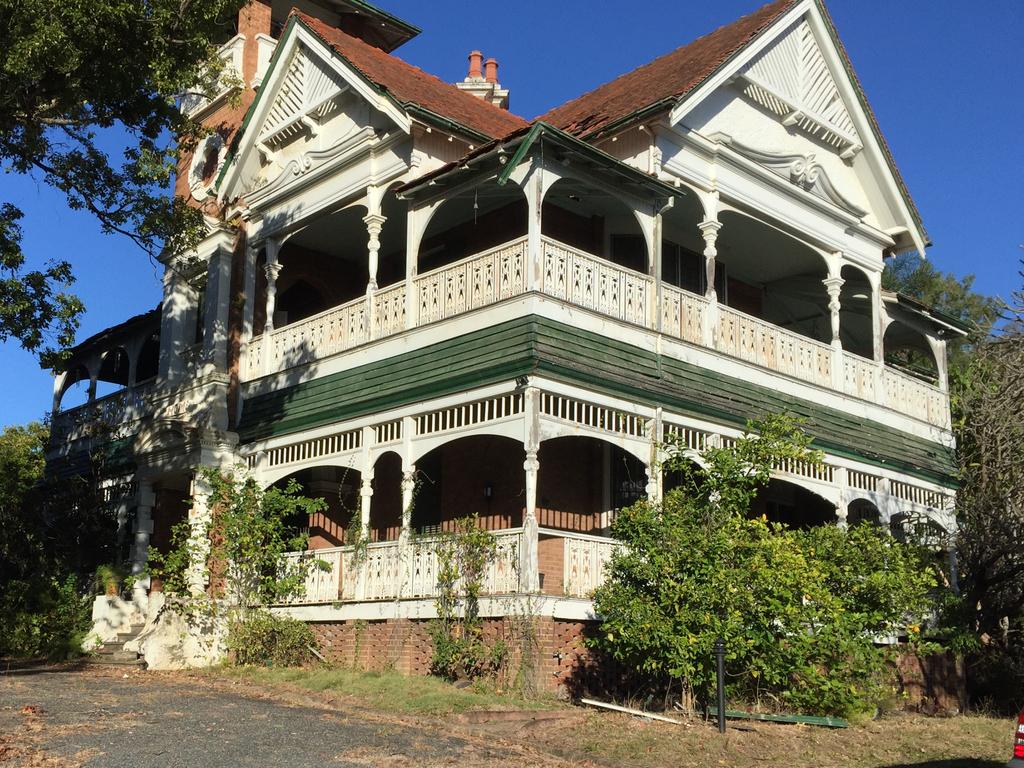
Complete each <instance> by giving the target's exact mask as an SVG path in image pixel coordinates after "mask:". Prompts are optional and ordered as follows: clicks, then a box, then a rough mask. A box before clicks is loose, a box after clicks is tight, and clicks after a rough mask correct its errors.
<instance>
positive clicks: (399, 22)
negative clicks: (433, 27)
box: [345, 0, 423, 42]
mask: <svg viewBox="0 0 1024 768" xmlns="http://www.w3.org/2000/svg"><path fill="white" fill-rule="evenodd" d="M345 2H346V3H348V4H349V5H354V6H356V8H358V9H359V10H361V11H363V13H366V14H367V15H370V16H376V17H377V18H379V19H383V20H384V21H386V22H388V23H389V24H391V25H392V26H395V27H398V28H399V29H400V30H401V31H402V32H405V33H408V34H409V38H407V39H406V41H405V42H408V41H409V40H411V39H412V38H414V37H416V35H418V34H420V32H422V31H423V30H422V29H420V28H419V27H417V26H416V25H415V24H410V23H409V22H408V21H406V20H405V19H400V18H398V17H397V16H395V15H393V14H390V13H388V12H387V11H385V10H384V9H382V8H378V7H377V6H375V5H370V3H367V2H364V0H345Z"/></svg>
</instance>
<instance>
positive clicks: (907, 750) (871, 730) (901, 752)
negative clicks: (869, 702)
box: [531, 712, 1014, 768]
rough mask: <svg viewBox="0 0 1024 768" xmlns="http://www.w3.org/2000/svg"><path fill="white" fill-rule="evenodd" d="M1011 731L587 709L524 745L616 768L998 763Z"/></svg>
mask: <svg viewBox="0 0 1024 768" xmlns="http://www.w3.org/2000/svg"><path fill="white" fill-rule="evenodd" d="M1013 733H1014V723H1013V721H1012V720H1011V719H1008V718H1001V719H999V718H990V717H980V716H966V717H950V718H929V717H923V716H920V715H894V716H890V717H884V718H882V719H880V720H874V721H870V722H868V723H866V724H864V725H861V726H854V727H852V728H848V729H843V730H830V729H825V728H815V727H811V726H802V725H780V724H775V723H748V722H736V721H729V729H728V731H727V732H726V734H725V735H724V736H720V735H719V734H718V732H717V731H716V730H715V729H714V728H713V726H711V725H710V724H709V725H704V724H703V723H694V724H692V725H691V726H675V725H668V724H665V723H657V722H650V723H645V722H641V721H639V720H637V719H635V718H631V717H627V716H622V715H616V714H614V713H603V712H594V713H591V714H589V715H588V716H587V717H586V718H585V719H584V720H582V721H576V722H573V723H571V724H569V723H559V722H553V723H551V724H550V725H549V726H548V727H545V728H543V729H533V730H531V742H532V743H533V745H534V746H535V747H537V748H538V749H544V748H545V747H547V748H550V749H554V748H558V747H559V746H560V745H564V744H566V743H572V744H573V746H574V748H575V749H576V750H577V751H578V752H580V753H582V754H584V755H587V756H591V757H594V758H596V759H599V760H602V761H603V762H605V763H609V764H614V765H618V766H622V767H623V768H656V767H660V766H673V768H705V767H706V766H709V765H710V766H730V768H762V767H763V766H774V765H779V766H786V767H787V768H823V767H825V766H827V767H829V768H832V767H838V766H843V768H1003V766H1004V765H1005V764H1006V761H1007V760H1008V759H1009V757H1010V754H1011V752H1012V741H1013Z"/></svg>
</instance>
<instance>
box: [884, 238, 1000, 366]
mask: <svg viewBox="0 0 1024 768" xmlns="http://www.w3.org/2000/svg"><path fill="white" fill-rule="evenodd" d="M974 280H975V277H974V275H964V276H963V277H957V276H956V275H954V274H953V273H951V272H942V271H941V270H939V269H936V268H935V265H934V264H932V262H930V261H926V260H925V259H921V258H919V257H918V256H917V255H916V254H911V253H907V254H903V255H901V256H897V257H895V258H894V259H892V260H891V261H890V262H889V263H888V264H886V267H885V271H884V272H883V273H882V288H884V289H886V290H889V291H897V292H898V293H903V294H905V295H907V296H910V297H911V298H913V299H917V300H918V301H920V302H921V303H923V304H926V305H927V306H929V307H933V308H934V309H937V310H939V311H940V312H943V313H945V314H947V315H949V316H950V317H953V318H956V319H957V320H960V321H961V322H963V323H966V324H967V325H969V326H970V327H971V328H972V329H973V331H972V332H971V333H970V334H968V336H967V337H965V338H960V337H952V338H950V339H949V340H948V341H947V350H948V353H949V368H950V372H951V374H952V375H953V376H957V375H958V374H959V372H960V371H962V370H963V368H965V367H966V366H967V364H968V358H969V356H970V350H971V349H973V347H974V346H975V345H977V344H978V343H979V342H981V341H982V340H984V339H985V338H987V337H988V336H989V334H990V333H991V332H992V328H993V326H994V325H995V323H996V321H997V320H998V319H999V317H1000V314H1001V312H1002V309H1003V303H1002V302H1001V301H1000V300H999V299H998V298H996V297H994V296H987V295H985V294H983V293H978V292H977V291H975V290H974Z"/></svg>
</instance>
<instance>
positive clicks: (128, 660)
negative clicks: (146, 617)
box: [87, 624, 146, 669]
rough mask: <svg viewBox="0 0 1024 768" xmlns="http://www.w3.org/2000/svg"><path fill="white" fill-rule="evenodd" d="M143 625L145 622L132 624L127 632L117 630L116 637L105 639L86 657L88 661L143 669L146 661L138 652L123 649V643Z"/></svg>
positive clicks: (136, 633)
mask: <svg viewBox="0 0 1024 768" xmlns="http://www.w3.org/2000/svg"><path fill="white" fill-rule="evenodd" d="M144 626H145V624H132V625H131V629H130V630H128V631H127V632H118V633H117V637H115V638H114V639H113V640H108V641H106V642H105V643H103V645H101V646H99V647H98V648H96V650H94V651H93V652H92V655H91V656H89V657H87V658H88V663H90V664H104V665H111V666H124V667H139V668H142V669H145V667H146V662H145V660H144V659H142V658H140V656H139V654H138V653H136V652H135V651H126V650H125V649H124V644H125V643H127V642H130V641H132V640H134V639H135V638H137V637H138V636H139V633H140V632H141V631H142V628H143V627H144Z"/></svg>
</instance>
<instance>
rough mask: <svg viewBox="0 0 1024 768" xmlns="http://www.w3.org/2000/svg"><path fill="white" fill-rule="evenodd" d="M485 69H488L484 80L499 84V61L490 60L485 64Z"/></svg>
mask: <svg viewBox="0 0 1024 768" xmlns="http://www.w3.org/2000/svg"><path fill="white" fill-rule="evenodd" d="M484 67H485V69H486V74H485V75H484V80H486V81H487V82H488V83H497V82H498V60H497V59H488V60H487V62H486V63H485V64H484Z"/></svg>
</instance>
